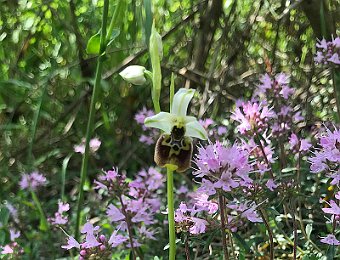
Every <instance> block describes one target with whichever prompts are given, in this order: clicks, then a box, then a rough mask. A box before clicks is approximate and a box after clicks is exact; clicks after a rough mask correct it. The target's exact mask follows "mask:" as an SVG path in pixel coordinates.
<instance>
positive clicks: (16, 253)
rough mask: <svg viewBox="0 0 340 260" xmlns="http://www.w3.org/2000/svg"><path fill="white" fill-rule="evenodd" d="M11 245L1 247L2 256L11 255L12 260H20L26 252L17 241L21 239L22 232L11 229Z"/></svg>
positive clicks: (0, 253)
mask: <svg viewBox="0 0 340 260" xmlns="http://www.w3.org/2000/svg"><path fill="white" fill-rule="evenodd" d="M9 233H10V240H11V243H9V244H7V245H4V246H0V249H2V251H0V255H11V258H10V259H20V256H21V255H22V254H23V253H24V250H23V249H22V248H21V247H20V245H19V244H18V243H17V242H16V241H15V240H16V239H17V238H19V237H20V231H17V232H16V231H15V230H14V229H11V228H10V229H9Z"/></svg>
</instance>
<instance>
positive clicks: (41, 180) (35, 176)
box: [19, 171, 47, 190]
mask: <svg viewBox="0 0 340 260" xmlns="http://www.w3.org/2000/svg"><path fill="white" fill-rule="evenodd" d="M46 184H47V180H46V178H45V176H44V175H42V174H41V173H39V172H36V171H35V172H32V173H30V174H26V173H25V174H23V175H22V176H21V180H20V182H19V185H20V188H21V189H23V190H27V189H31V190H36V189H37V188H39V187H40V186H45V185H46Z"/></svg>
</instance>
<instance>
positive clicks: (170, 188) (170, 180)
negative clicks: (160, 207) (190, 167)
mask: <svg viewBox="0 0 340 260" xmlns="http://www.w3.org/2000/svg"><path fill="white" fill-rule="evenodd" d="M173 173H174V171H173V170H172V169H171V167H167V196H168V222H169V246H170V247H169V260H175V258H176V233H175V206H174V176H173Z"/></svg>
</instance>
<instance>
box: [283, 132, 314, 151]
mask: <svg viewBox="0 0 340 260" xmlns="http://www.w3.org/2000/svg"><path fill="white" fill-rule="evenodd" d="M289 144H290V149H291V150H292V151H293V153H298V152H302V153H305V152H308V151H309V149H310V148H311V147H312V144H311V143H310V142H309V141H308V140H307V139H300V138H298V136H297V135H296V134H294V133H292V134H291V136H290V137H289Z"/></svg>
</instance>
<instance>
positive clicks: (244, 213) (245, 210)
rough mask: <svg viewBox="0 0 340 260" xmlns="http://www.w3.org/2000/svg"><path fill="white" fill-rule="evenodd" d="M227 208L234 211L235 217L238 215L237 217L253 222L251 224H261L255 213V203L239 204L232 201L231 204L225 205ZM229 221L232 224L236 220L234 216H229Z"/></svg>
mask: <svg viewBox="0 0 340 260" xmlns="http://www.w3.org/2000/svg"><path fill="white" fill-rule="evenodd" d="M227 207H228V208H229V209H232V210H234V211H235V213H236V215H238V216H239V217H241V218H245V219H248V220H249V221H250V222H253V223H256V222H263V221H262V219H261V218H260V217H259V216H258V214H257V212H256V205H255V203H252V202H244V203H239V202H237V201H232V202H231V203H229V204H228V205H227ZM230 219H232V220H233V222H237V221H235V220H236V219H235V217H234V216H230ZM234 219H235V220H234ZM232 224H233V223H232Z"/></svg>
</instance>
